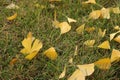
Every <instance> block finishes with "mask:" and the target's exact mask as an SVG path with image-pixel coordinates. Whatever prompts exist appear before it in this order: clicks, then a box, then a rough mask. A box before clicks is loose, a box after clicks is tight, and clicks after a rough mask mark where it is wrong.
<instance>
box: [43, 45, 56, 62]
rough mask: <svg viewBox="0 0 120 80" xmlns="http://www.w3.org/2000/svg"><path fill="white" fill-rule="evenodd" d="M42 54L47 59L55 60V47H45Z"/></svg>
mask: <svg viewBox="0 0 120 80" xmlns="http://www.w3.org/2000/svg"><path fill="white" fill-rule="evenodd" d="M44 55H45V56H47V57H48V58H49V59H51V60H55V59H56V58H57V56H58V54H57V52H56V51H55V48H54V47H51V48H49V49H47V50H46V51H45V52H44Z"/></svg>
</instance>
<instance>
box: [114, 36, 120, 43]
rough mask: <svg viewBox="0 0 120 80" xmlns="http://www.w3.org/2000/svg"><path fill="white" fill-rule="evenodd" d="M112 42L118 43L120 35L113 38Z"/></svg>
mask: <svg viewBox="0 0 120 80" xmlns="http://www.w3.org/2000/svg"><path fill="white" fill-rule="evenodd" d="M114 41H116V42H118V43H120V35H118V36H117V37H115V38H114Z"/></svg>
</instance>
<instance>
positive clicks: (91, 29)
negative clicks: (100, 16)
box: [85, 27, 95, 33]
mask: <svg viewBox="0 0 120 80" xmlns="http://www.w3.org/2000/svg"><path fill="white" fill-rule="evenodd" d="M94 30H95V28H94V27H86V28H85V31H87V32H89V33H90V32H93V31H94Z"/></svg>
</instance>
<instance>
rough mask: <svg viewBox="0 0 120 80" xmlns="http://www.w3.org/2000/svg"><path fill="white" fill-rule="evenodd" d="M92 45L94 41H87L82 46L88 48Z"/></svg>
mask: <svg viewBox="0 0 120 80" xmlns="http://www.w3.org/2000/svg"><path fill="white" fill-rule="evenodd" d="M94 43H95V40H87V41H85V42H84V43H83V44H84V45H86V46H88V47H93V45H94Z"/></svg>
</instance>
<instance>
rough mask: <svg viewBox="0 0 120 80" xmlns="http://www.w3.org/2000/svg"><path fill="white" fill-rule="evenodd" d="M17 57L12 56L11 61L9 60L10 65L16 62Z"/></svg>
mask: <svg viewBox="0 0 120 80" xmlns="http://www.w3.org/2000/svg"><path fill="white" fill-rule="evenodd" d="M17 60H18V59H17V58H13V59H12V60H11V61H10V65H14V64H15V63H16V62H17Z"/></svg>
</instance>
